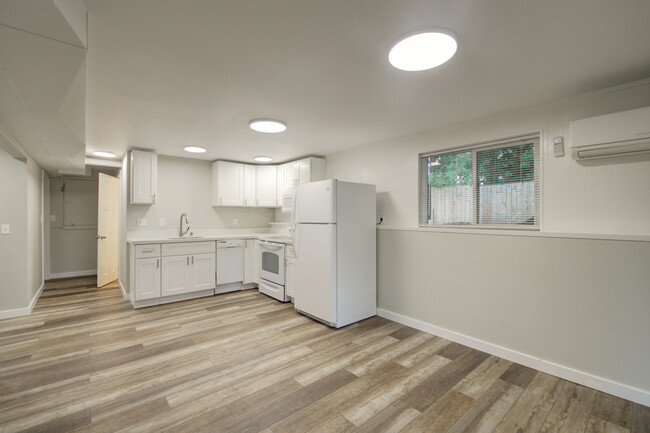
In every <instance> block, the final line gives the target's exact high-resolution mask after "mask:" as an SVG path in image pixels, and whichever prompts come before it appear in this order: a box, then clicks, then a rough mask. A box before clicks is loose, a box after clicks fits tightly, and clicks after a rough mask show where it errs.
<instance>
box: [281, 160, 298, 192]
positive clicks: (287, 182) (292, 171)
mask: <svg viewBox="0 0 650 433" xmlns="http://www.w3.org/2000/svg"><path fill="white" fill-rule="evenodd" d="M298 169H299V167H298V162H288V163H286V164H284V187H285V188H291V187H294V186H296V185H298V179H299V177H298V176H299V175H300V173H299V171H298Z"/></svg>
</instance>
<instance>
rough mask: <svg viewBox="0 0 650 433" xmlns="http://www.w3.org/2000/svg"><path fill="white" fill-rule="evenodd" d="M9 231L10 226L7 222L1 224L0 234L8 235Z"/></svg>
mask: <svg viewBox="0 0 650 433" xmlns="http://www.w3.org/2000/svg"><path fill="white" fill-rule="evenodd" d="M9 233H11V226H10V225H9V224H2V225H1V226H0V234H3V235H8V234H9Z"/></svg>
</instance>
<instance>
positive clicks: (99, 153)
mask: <svg viewBox="0 0 650 433" xmlns="http://www.w3.org/2000/svg"><path fill="white" fill-rule="evenodd" d="M93 155H95V156H99V157H100V158H115V157H116V156H117V155H115V154H114V153H113V152H103V151H97V152H93Z"/></svg>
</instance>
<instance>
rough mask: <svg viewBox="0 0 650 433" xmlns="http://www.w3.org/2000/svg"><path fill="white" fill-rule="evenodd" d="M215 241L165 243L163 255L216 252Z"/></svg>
mask: <svg viewBox="0 0 650 433" xmlns="http://www.w3.org/2000/svg"><path fill="white" fill-rule="evenodd" d="M214 252H215V243H214V241H209V242H178V243H171V244H163V246H162V255H163V256H182V255H188V254H204V253H214Z"/></svg>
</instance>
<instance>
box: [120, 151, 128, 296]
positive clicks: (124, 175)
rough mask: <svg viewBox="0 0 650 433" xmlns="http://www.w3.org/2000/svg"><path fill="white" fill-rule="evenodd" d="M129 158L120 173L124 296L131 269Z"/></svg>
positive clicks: (126, 291) (121, 258)
mask: <svg viewBox="0 0 650 433" xmlns="http://www.w3.org/2000/svg"><path fill="white" fill-rule="evenodd" d="M128 169H129V157H128V155H125V156H124V158H123V159H122V169H121V171H120V175H119V176H120V217H119V218H120V222H119V232H120V236H119V247H118V257H119V261H120V264H119V266H118V272H119V282H120V286H121V287H122V290H123V291H124V294H125V295H127V294H128V293H129V284H128V281H129V268H128V266H127V263H128V257H127V251H128V250H127V247H126V239H127V238H126V227H127V209H128V204H127V203H128V199H129V176H128V172H129V170H128Z"/></svg>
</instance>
